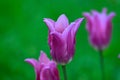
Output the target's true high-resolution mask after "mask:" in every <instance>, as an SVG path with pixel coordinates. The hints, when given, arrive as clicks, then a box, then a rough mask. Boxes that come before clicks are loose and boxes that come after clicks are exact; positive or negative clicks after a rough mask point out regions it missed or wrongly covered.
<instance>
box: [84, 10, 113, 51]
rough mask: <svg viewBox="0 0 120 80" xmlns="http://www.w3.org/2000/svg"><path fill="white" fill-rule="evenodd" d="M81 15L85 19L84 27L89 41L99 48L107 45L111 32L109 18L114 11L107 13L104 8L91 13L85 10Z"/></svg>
mask: <svg viewBox="0 0 120 80" xmlns="http://www.w3.org/2000/svg"><path fill="white" fill-rule="evenodd" d="M83 15H84V16H85V18H86V20H87V24H86V28H87V31H88V33H89V41H90V43H91V44H92V45H93V46H94V47H95V48H97V49H99V50H102V49H104V48H105V47H107V45H108V44H109V42H110V39H111V34H112V22H111V20H112V18H113V17H114V16H115V13H114V12H111V13H110V14H109V15H107V13H106V9H105V8H104V9H103V11H102V13H99V12H97V11H92V14H90V13H87V12H85V13H84V14H83Z"/></svg>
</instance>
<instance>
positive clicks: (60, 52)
mask: <svg viewBox="0 0 120 80" xmlns="http://www.w3.org/2000/svg"><path fill="white" fill-rule="evenodd" d="M51 36H52V40H51V42H52V47H51V51H52V52H51V55H52V57H53V59H54V60H56V61H59V62H61V60H62V59H63V57H64V56H65V55H66V52H65V51H66V50H65V49H66V44H65V41H64V40H63V38H62V35H61V34H59V33H57V32H53V33H51Z"/></svg>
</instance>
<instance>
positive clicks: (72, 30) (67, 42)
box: [44, 14, 83, 65]
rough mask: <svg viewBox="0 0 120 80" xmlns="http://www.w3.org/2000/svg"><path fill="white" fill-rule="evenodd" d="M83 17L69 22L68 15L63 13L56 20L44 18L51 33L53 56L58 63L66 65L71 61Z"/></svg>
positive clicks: (49, 39)
mask: <svg viewBox="0 0 120 80" xmlns="http://www.w3.org/2000/svg"><path fill="white" fill-rule="evenodd" d="M82 20H83V18H79V19H77V20H76V21H74V22H72V23H71V24H69V21H68V19H67V17H66V16H65V15H64V14H62V15H61V16H60V17H59V18H58V19H57V21H56V22H55V21H54V20H52V19H49V18H44V22H45V23H46V25H47V27H48V29H49V33H48V44H49V46H50V50H51V56H52V58H53V60H55V61H56V62H57V63H60V64H62V65H65V64H66V63H68V62H70V61H71V60H72V58H73V56H74V52H75V35H76V32H77V30H78V28H79V26H80V24H81V22H82Z"/></svg>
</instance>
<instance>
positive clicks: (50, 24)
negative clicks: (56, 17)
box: [43, 18, 55, 31]
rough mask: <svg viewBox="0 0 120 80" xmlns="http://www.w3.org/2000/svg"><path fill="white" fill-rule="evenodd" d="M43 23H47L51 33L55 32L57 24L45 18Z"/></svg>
mask: <svg viewBox="0 0 120 80" xmlns="http://www.w3.org/2000/svg"><path fill="white" fill-rule="evenodd" d="M43 21H44V22H45V23H46V25H47V27H48V29H49V31H54V25H55V22H54V21H53V20H52V19H49V18H44V20H43Z"/></svg>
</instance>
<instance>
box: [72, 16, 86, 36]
mask: <svg viewBox="0 0 120 80" xmlns="http://www.w3.org/2000/svg"><path fill="white" fill-rule="evenodd" d="M83 19H84V18H79V19H77V20H76V21H75V26H74V29H73V30H74V35H75V34H76V32H77V30H78V28H79V27H80V24H81V22H82V21H83Z"/></svg>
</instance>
